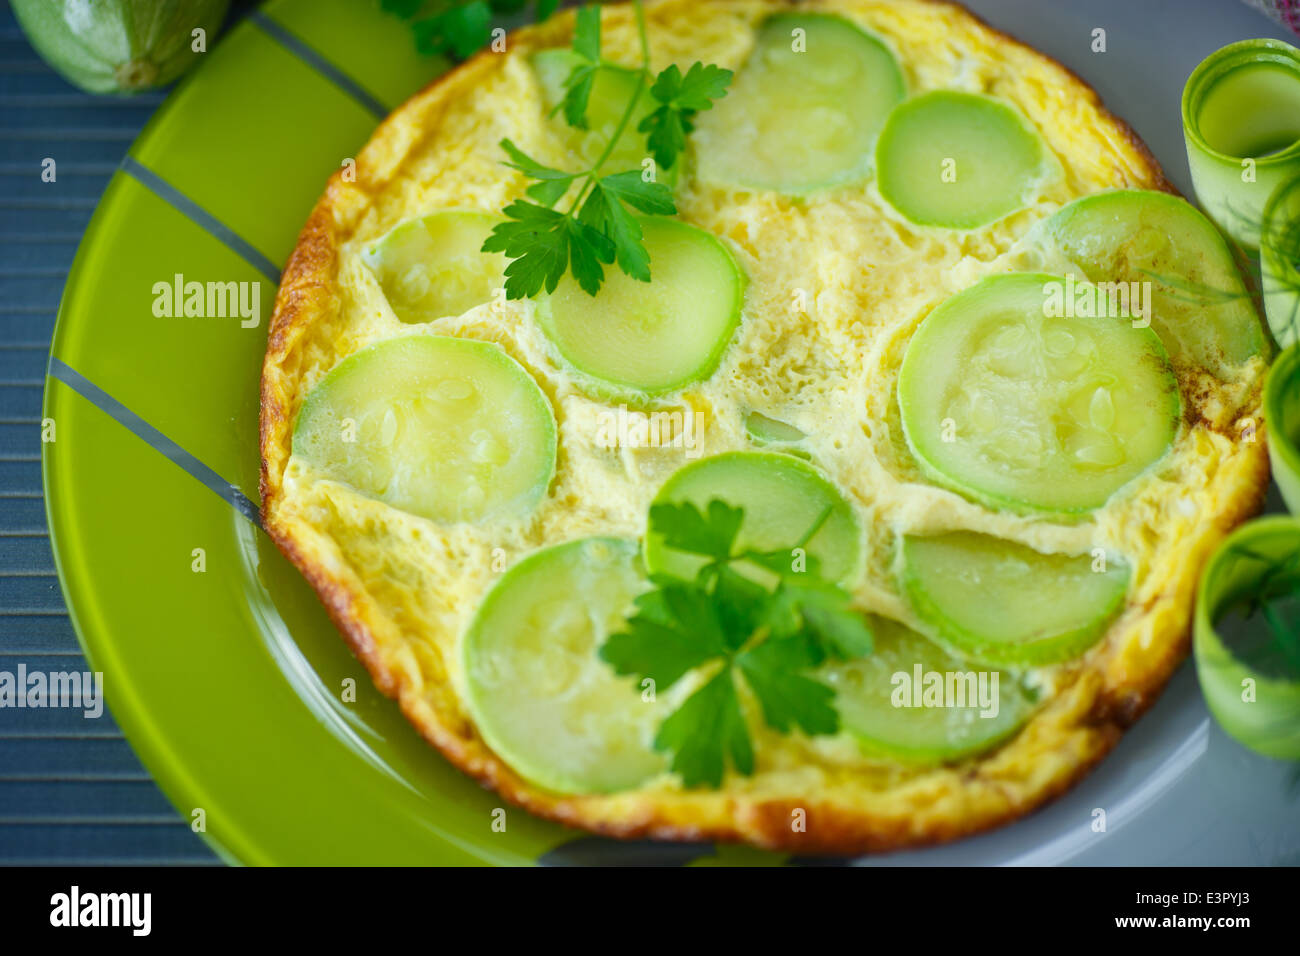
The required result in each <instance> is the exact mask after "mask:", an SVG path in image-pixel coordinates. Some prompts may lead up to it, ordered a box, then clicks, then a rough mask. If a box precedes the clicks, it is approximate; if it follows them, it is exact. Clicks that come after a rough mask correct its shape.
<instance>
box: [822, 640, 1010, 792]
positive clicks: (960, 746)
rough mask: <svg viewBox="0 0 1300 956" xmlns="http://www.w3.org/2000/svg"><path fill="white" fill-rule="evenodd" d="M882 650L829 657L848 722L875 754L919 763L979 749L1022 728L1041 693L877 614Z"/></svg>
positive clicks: (830, 679) (828, 672) (826, 674)
mask: <svg viewBox="0 0 1300 956" xmlns="http://www.w3.org/2000/svg"><path fill="white" fill-rule="evenodd" d="M871 627H872V633H873V634H874V636H875V650H874V651H873V652H872V653H871V654H870V655H868V656H867V657H863V658H859V659H857V660H852V661H846V662H834V663H831V664H827V665H825V666H824V667H823V668H822V669H821V671H820V672H819V677H820V679H821V680H822V681H824V682H825V683H826V684H827V685H828V686H829V687H831V688H833V689H834V691H835V708H836V710H838V711H839V714H840V723H841V725H842V726H843V728H844V729H845V730H846V731H848V732H849V733H850V734H852V735H853V737H855V738H856V739H857V741H858V743H859V745H860V746H861V748H862V749H863V751H865V752H866V753H868V754H871V755H874V756H879V757H883V758H886V759H889V760H896V761H900V762H902V763H907V764H912V765H918V766H920V765H933V764H940V763H945V762H951V761H956V760H960V759H962V758H964V757H970V756H974V755H975V754H979V753H983V752H984V751H987V750H990V749H992V748H993V747H996V746H997V745H998V744H1000V743H1002V742H1004V741H1005V740H1006V739H1007V738H1008V737H1010V736H1012V735H1013V734H1015V732H1016V731H1017V730H1018V729H1019V728H1020V726H1021V725H1022V724H1023V723H1024V722H1025V721H1026V720H1027V719H1028V718H1029V716H1030V714H1031V713H1032V711H1033V708H1034V704H1035V700H1034V696H1033V694H1032V693H1031V692H1029V691H1028V690H1027V689H1026V688H1025V687H1024V686H1023V685H1021V684H1020V682H1019V681H1018V680H1017V679H1016V677H1015V676H1014V675H1012V674H1009V673H1007V672H1005V671H998V670H988V669H983V670H981V669H980V668H979V667H978V666H975V665H972V664H969V663H967V662H964V661H962V660H960V659H959V658H956V657H953V656H952V655H951V654H949V653H948V652H947V651H945V650H944V649H943V648H941V647H939V646H938V645H936V644H934V643H933V642H931V641H929V640H927V639H926V638H925V637H923V636H922V635H920V634H918V633H916V632H915V631H913V630H911V629H910V628H907V627H905V626H903V625H902V624H899V623H898V622H896V621H892V620H889V619H887V618H873V619H872V621H871Z"/></svg>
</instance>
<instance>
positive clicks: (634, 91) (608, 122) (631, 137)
mask: <svg viewBox="0 0 1300 956" xmlns="http://www.w3.org/2000/svg"><path fill="white" fill-rule="evenodd" d="M532 62H533V69H534V70H535V71H536V73H537V79H538V81H539V82H540V83H541V87H542V102H543V103H545V104H546V109H547V111H548V112H549V111H554V110H555V109H556V108H557V107H558V106H559V105H560V103H561V102H563V100H564V81H565V80H566V79H568V77H569V74H570V73H572V72H573V68H574V67H575V66H578V65H579V64H581V63H582V62H583V61H582V60H581V59H580V58H579V57H578V55H577V54H576V53H574V52H573V51H572V50H564V49H556V50H542V51H541V52H539V53H537V54H535V55H534V56H533V61H532ZM638 87H639V88H640V89H639V90H638ZM634 95H635V96H637V103H636V106H635V107H634V108H633V110H632V116H631V118H630V119H628V121H627V126H626V127H624V129H623V134H622V135H621V136H620V137H619V139H618V143H617V144H616V145H615V146H614V148H613V150H611V151H610V154H609V157H608V158H607V159H606V160H605V162H604V163H602V164H601V166H600V170H599V172H600V174H601V175H606V174H609V173H621V172H625V171H627V170H629V169H641V168H642V165H641V164H642V162H643V161H644V160H645V159H646V158H647V157H648V156H649V155H650V153H649V152H647V150H646V145H645V134H644V133H638V132H637V129H636V128H637V124H639V123H640V122H641V121H642V120H643V119H645V118H646V117H647V116H648V115H650V113H652V112H653V111H654V108H655V105H656V104H655V102H654V100H653V99H652V98H651V96H650V92H649V90H648V89H647V87H646V84H644V83H643V82H641V80H640V77H639V75H638V74H637V71H636V70H628V69H624V68H623V67H619V66H609V65H605V66H601V67H598V68H597V70H596V74H595V77H594V78H593V80H592V84H591V96H590V98H589V99H588V100H587V128H586V129H575V128H574V127H572V126H570V125H569V124H568V122H566V121H565V118H564V117H563V116H562V115H560V114H558V113H557V114H556V115H555V116H553V117H552V118H551V128H552V129H553V130H555V132H556V133H557V135H558V136H559V137H560V139H561V141H562V142H563V143H564V145H565V148H567V149H568V150H569V151H570V152H571V153H573V155H574V156H575V157H577V158H578V160H580V161H581V164H582V166H583V168H586V167H589V166H591V165H592V164H593V163H594V162H596V160H598V159H600V156H601V154H602V153H603V152H605V147H606V146H608V145H609V141H610V140H611V139H612V138H613V136H614V131H615V130H616V129H618V124H619V121H620V120H622V118H623V113H624V111H625V110H626V109H627V104H628V102H629V101H630V100H631V99H632V97H633V96H634ZM680 166H681V163H680V162H677V163H675V164H674V165H673V167H672V168H671V169H667V170H656V175H655V178H656V179H657V180H658V181H659V182H661V183H664V184H665V185H668V186H672V185H673V184H674V183H675V182H676V181H677V169H678V167H680Z"/></svg>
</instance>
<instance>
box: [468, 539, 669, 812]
mask: <svg viewBox="0 0 1300 956" xmlns="http://www.w3.org/2000/svg"><path fill="white" fill-rule="evenodd" d="M636 558H637V548H636V543H635V542H632V541H624V540H621V539H619V538H581V539H579V540H577V541H570V542H568V543H566V544H560V545H555V546H553V547H549V548H545V549H543V550H541V551H538V552H535V553H534V554H531V555H529V556H528V557H527V558H524V559H523V560H522V561H520V562H519V563H518V564H516V565H515V566H514V567H512V568H511V569H510V570H509V571H507V572H506V574H505V575H504V576H503V577H502V578H501V580H500V581H498V582H497V583H496V585H495V586H494V587H493V588H492V590H491V591H490V592H488V595H487V597H486V598H484V600H483V603H482V604H481V605H480V606H479V609H478V613H477V614H476V615H475V616H474V621H473V623H472V624H471V625H470V628H469V631H468V632H467V633H466V635H465V638H464V642H463V644H462V663H463V667H464V674H465V686H466V689H467V694H466V698H465V699H466V703H467V705H468V706H469V710H470V713H471V715H472V716H473V718H474V723H475V725H476V726H477V727H478V731H479V733H480V734H482V735H483V739H484V740H485V741H486V742H487V744H488V746H489V747H491V748H492V749H493V750H494V751H495V752H496V753H497V755H498V756H500V757H501V759H502V760H504V761H505V762H506V763H507V764H509V765H510V766H511V767H512V768H513V769H514V770H515V771H517V772H518V773H519V774H521V775H522V776H524V777H527V778H528V779H529V780H531V781H532V782H533V783H535V784H538V785H539V786H542V787H545V788H547V789H548V790H554V791H557V792H560V793H610V792H613V791H617V790H627V789H629V788H632V787H635V786H636V785H637V784H639V783H641V782H642V781H644V780H646V779H647V778H649V777H653V776H655V775H657V774H659V773H662V772H663V771H664V770H665V768H666V761H665V758H664V757H663V755H662V754H659V753H656V752H655V750H654V747H653V741H654V736H655V729H656V727H657V726H658V724H659V722H660V721H661V720H662V719H663V718H664V717H665V716H667V714H666V713H665V711H664V708H663V704H662V702H661V701H658V700H653V699H652V700H646V699H644V696H643V694H642V692H641V689H640V687H639V686H638V685H637V682H636V679H635V678H634V677H620V676H618V675H617V674H615V673H614V670H613V668H611V667H610V666H609V665H608V664H606V663H605V662H604V661H602V660H601V659H600V658H599V656H598V654H597V652H598V651H599V649H600V646H601V645H602V644H603V643H604V642H605V639H606V638H607V637H608V636H609V635H610V634H611V633H613V632H615V631H617V630H618V629H619V628H620V627H621V626H622V625H623V622H624V621H625V620H626V614H627V612H628V611H629V609H630V608H631V606H632V601H633V599H634V598H635V597H636V596H637V595H638V594H639V593H640V592H641V591H643V590H644V589H645V583H644V578H643V577H642V575H641V573H640V572H639V570H638V567H637V560H636ZM650 696H653V695H650Z"/></svg>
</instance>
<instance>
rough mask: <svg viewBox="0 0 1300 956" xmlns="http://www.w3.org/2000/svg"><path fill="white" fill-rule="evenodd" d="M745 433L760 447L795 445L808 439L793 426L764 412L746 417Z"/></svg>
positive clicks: (753, 413) (752, 413) (751, 413)
mask: <svg viewBox="0 0 1300 956" xmlns="http://www.w3.org/2000/svg"><path fill="white" fill-rule="evenodd" d="M745 431H746V432H747V433H748V435H749V437H750V438H751V439H753V440H754V441H756V442H758V443H759V444H760V445H793V444H797V443H798V442H801V441H803V440H804V439H805V438H807V437H808V436H807V435H805V434H804V433H803V432H801V431H800V430H799V429H797V428H795V427H794V426H793V425H791V424H789V423H787V422H783V421H781V420H780V419H779V418H772V417H770V416H768V415H764V414H763V413H762V412H750V413H749V414H748V415H746V416H745Z"/></svg>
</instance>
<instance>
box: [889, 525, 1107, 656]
mask: <svg viewBox="0 0 1300 956" xmlns="http://www.w3.org/2000/svg"><path fill="white" fill-rule="evenodd" d="M900 556H901V558H902V575H901V577H902V583H903V590H904V592H905V593H906V595H907V598H908V601H909V602H910V603H911V605H912V609H913V610H914V611H916V613H917V615H918V616H919V617H920V618H921V619H922V620H923V621H925V622H926V623H927V624H929V625H930V626H931V627H933V628H934V633H935V634H936V636H938V637H939V638H940V639H941V640H942V641H943V642H944V643H946V644H948V645H950V646H953V647H955V648H957V649H958V650H960V651H962V652H963V653H964V654H966V655H968V656H970V657H974V658H976V659H978V660H981V661H984V662H986V663H989V664H992V665H994V666H997V667H1024V666H1035V665H1040V664H1052V663H1056V662H1058V661H1063V660H1067V659H1069V658H1071V657H1075V656H1077V655H1078V654H1081V653H1083V651H1085V650H1086V649H1087V648H1088V647H1090V646H1091V645H1092V644H1093V643H1095V642H1096V641H1097V639H1098V638H1100V637H1101V635H1102V634H1103V633H1104V632H1105V630H1106V626H1107V625H1108V624H1109V623H1110V622H1111V620H1113V619H1114V617H1115V615H1116V614H1117V613H1118V612H1119V610H1120V608H1121V607H1122V606H1123V603H1124V595H1125V593H1126V591H1127V590H1128V582H1129V577H1130V571H1129V568H1128V566H1127V565H1126V564H1124V563H1123V562H1121V561H1118V560H1108V559H1106V558H1104V557H1103V559H1102V560H1101V561H1100V562H1099V561H1097V559H1095V558H1093V557H1092V556H1091V555H1088V554H1084V555H1063V554H1042V553H1040V552H1038V551H1034V550H1033V549H1032V548H1027V547H1025V546H1024V545H1021V544H1016V543H1015V542H1012V541H1005V540H1003V539H1001V538H995V537H992V536H991V535H984V534H975V533H971V532H956V533H952V534H943V535H935V536H932V537H914V536H911V535H908V536H905V537H904V538H903V540H902V546H901V555H900Z"/></svg>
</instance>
